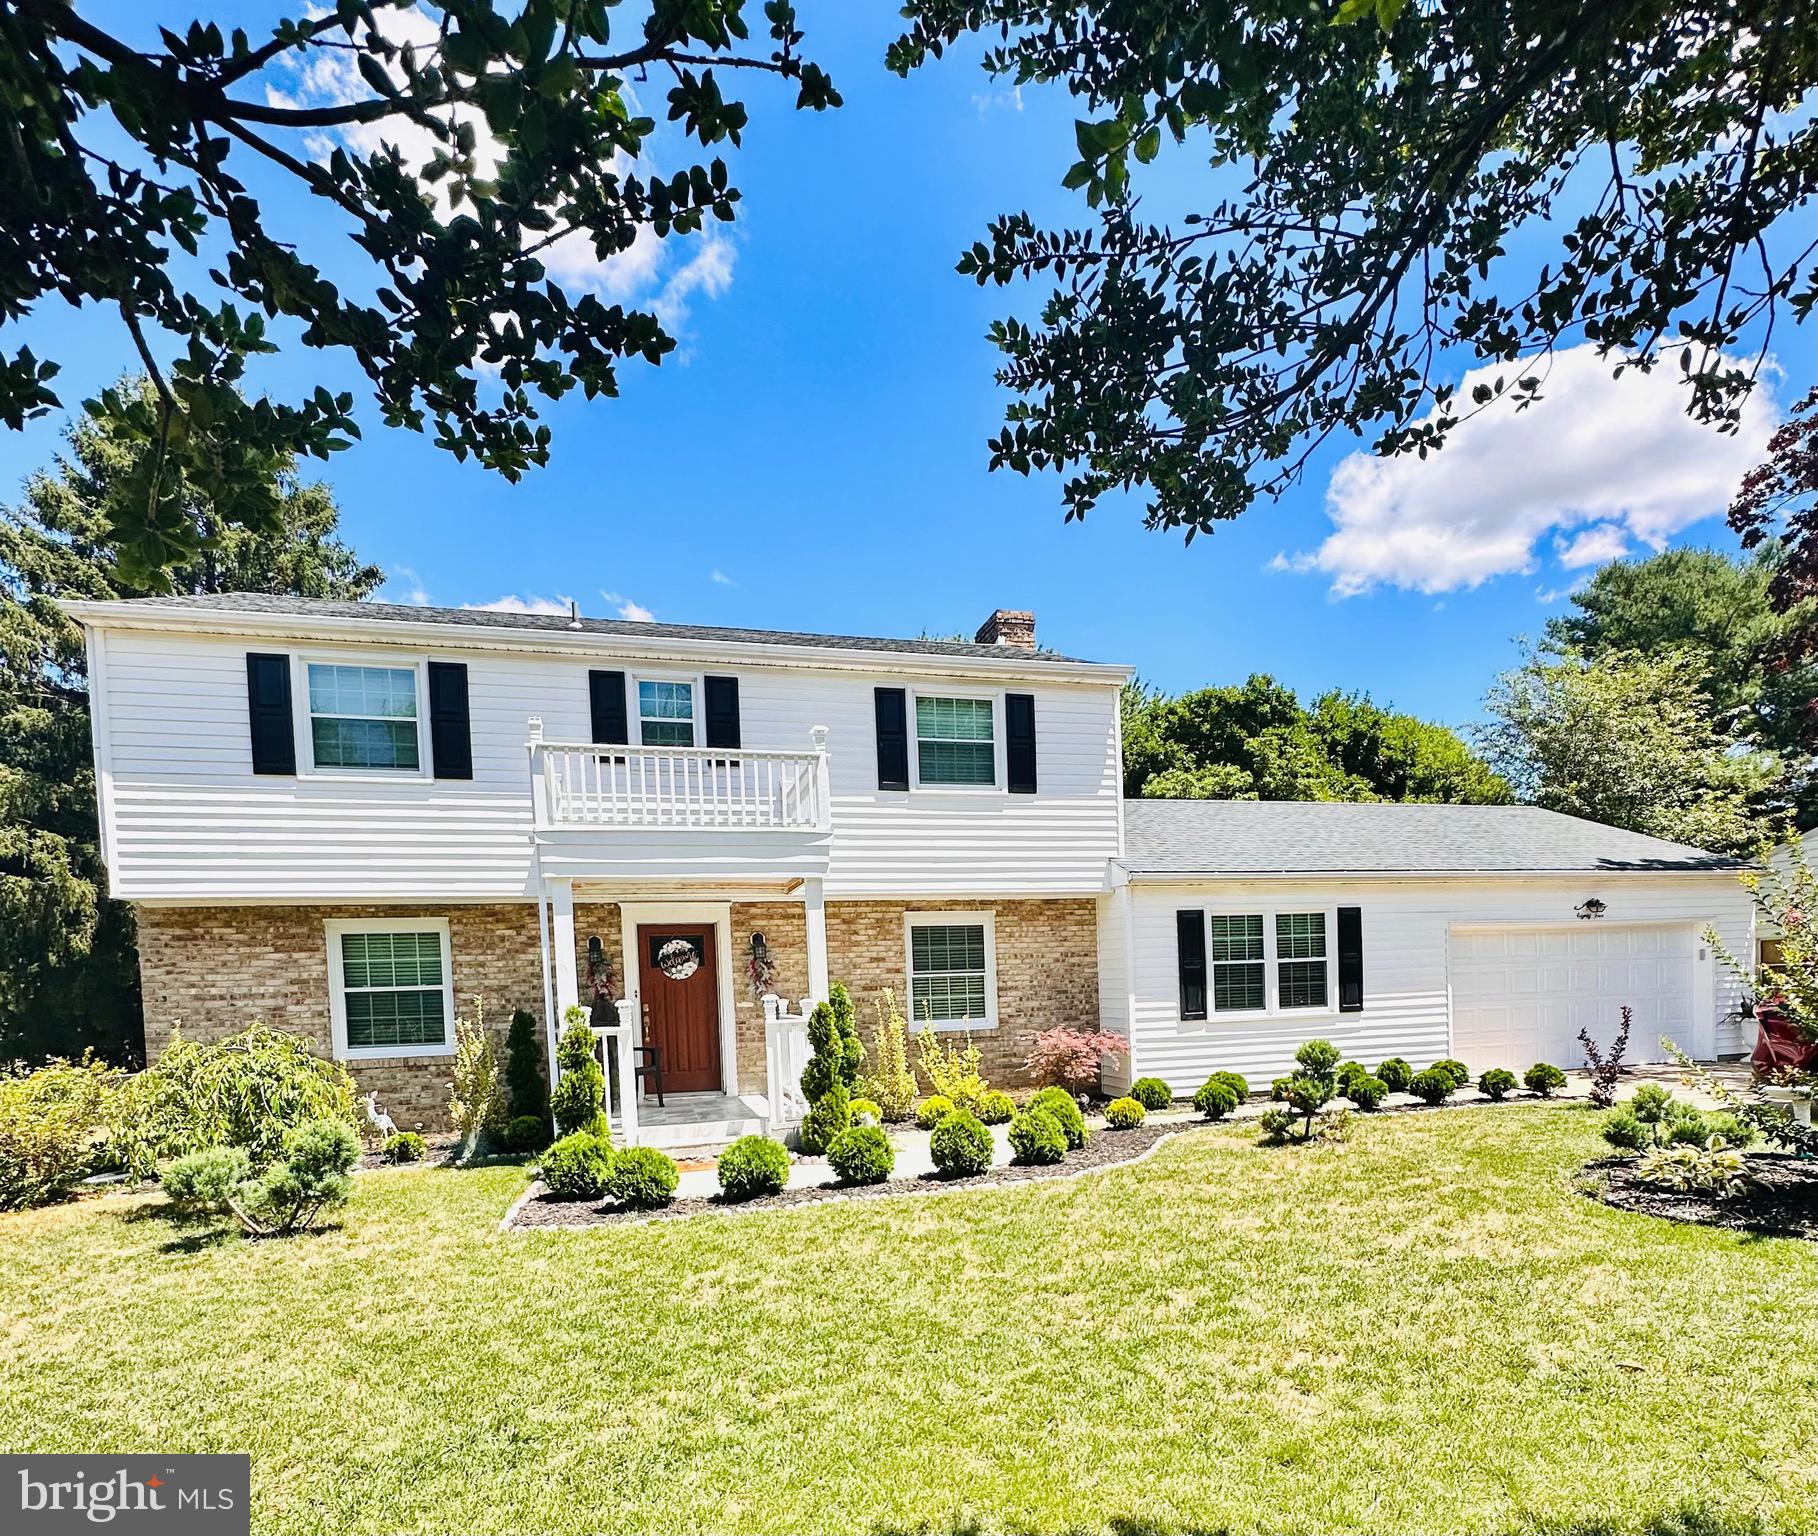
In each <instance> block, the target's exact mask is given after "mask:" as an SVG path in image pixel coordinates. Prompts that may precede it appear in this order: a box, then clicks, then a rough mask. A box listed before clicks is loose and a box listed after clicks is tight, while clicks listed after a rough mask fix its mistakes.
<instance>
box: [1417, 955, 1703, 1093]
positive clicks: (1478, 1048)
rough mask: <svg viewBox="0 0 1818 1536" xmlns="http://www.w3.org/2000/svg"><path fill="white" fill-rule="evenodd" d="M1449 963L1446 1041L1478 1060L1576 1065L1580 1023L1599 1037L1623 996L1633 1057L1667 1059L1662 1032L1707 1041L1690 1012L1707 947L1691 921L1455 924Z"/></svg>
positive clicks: (1689, 1047) (1516, 1066) (1693, 1044)
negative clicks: (1449, 1032) (1629, 1013)
mask: <svg viewBox="0 0 1818 1536" xmlns="http://www.w3.org/2000/svg"><path fill="white" fill-rule="evenodd" d="M1450 969H1451V979H1452V1045H1453V1051H1454V1054H1455V1055H1457V1056H1458V1057H1459V1058H1460V1059H1461V1060H1464V1061H1467V1062H1469V1063H1471V1065H1472V1066H1473V1068H1476V1069H1479V1070H1481V1069H1482V1068H1484V1067H1508V1068H1509V1069H1510V1070H1512V1071H1520V1070H1522V1069H1523V1068H1525V1067H1528V1066H1530V1065H1532V1064H1533V1063H1534V1062H1536V1061H1550V1062H1552V1063H1553V1064H1554V1065H1556V1066H1562V1067H1577V1066H1582V1065H1583V1064H1584V1048H1583V1046H1582V1045H1581V1044H1580V1042H1579V1038H1578V1036H1579V1031H1581V1030H1584V1031H1587V1032H1588V1033H1589V1034H1590V1036H1591V1038H1592V1039H1593V1040H1595V1041H1597V1042H1598V1044H1599V1045H1602V1046H1605V1047H1607V1046H1608V1045H1609V1043H1610V1041H1611V1039H1612V1037H1613V1036H1614V1035H1615V1033H1616V1031H1617V1028H1618V1026H1619V1023H1620V1019H1621V1009H1622V1008H1623V1007H1624V1006H1627V1007H1629V1008H1631V1009H1632V1010H1633V1011H1634V1022H1633V1025H1632V1027H1631V1029H1630V1033H1629V1045H1628V1053H1627V1054H1628V1058H1629V1059H1630V1060H1632V1061H1637V1062H1643V1061H1663V1060H1665V1059H1667V1053H1666V1051H1665V1050H1664V1049H1663V1048H1662V1046H1661V1044H1660V1041H1661V1037H1662V1036H1665V1037H1666V1038H1668V1039H1670V1040H1672V1041H1673V1043H1674V1044H1675V1045H1677V1046H1678V1047H1679V1048H1680V1049H1681V1050H1683V1051H1685V1052H1687V1053H1688V1054H1690V1055H1697V1054H1700V1053H1701V1052H1702V1053H1703V1054H1706V1055H1708V1054H1710V1053H1711V1052H1712V1051H1713V1049H1714V1045H1713V1043H1712V1042H1711V1041H1710V1040H1700V1039H1699V1038H1698V1034H1699V1031H1698V1029H1697V1028H1696V1026H1695V1022H1694V1021H1695V1020H1696V1019H1697V1018H1698V1017H1699V1016H1700V1011H1699V1008H1698V1000H1699V997H1700V994H1701V992H1708V990H1709V984H1710V980H1711V978H1710V969H1711V955H1710V951H1709V948H1708V946H1707V945H1706V944H1705V943H1704V940H1703V938H1702V937H1701V935H1700V933H1699V931H1698V929H1697V928H1696V927H1694V926H1693V925H1691V924H1689V923H1655V924H1620V925H1615V926H1609V927H1605V926H1603V925H1602V924H1601V923H1598V922H1594V921H1584V920H1579V921H1575V922H1574V923H1573V925H1572V926H1571V927H1565V926H1563V925H1560V926H1555V927H1519V926H1513V925H1510V926H1501V925H1498V926H1491V927H1455V928H1453V930H1452V943H1451V967H1450Z"/></svg>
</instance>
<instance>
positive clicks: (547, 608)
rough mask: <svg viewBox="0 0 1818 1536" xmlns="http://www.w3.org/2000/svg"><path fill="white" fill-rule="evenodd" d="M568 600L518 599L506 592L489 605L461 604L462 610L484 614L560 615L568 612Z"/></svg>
mask: <svg viewBox="0 0 1818 1536" xmlns="http://www.w3.org/2000/svg"><path fill="white" fill-rule="evenodd" d="M568 605H569V604H568V599H567V598H565V597H535V596H531V597H519V596H518V595H517V594H516V593H515V592H507V593H506V594H505V595H504V596H503V597H495V598H494V599H493V600H492V601H491V602H490V603H462V604H461V606H462V607H463V608H477V609H480V610H481V611H482V612H486V613H560V614H566V613H567V612H568Z"/></svg>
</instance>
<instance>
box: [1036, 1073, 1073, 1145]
mask: <svg viewBox="0 0 1818 1536" xmlns="http://www.w3.org/2000/svg"><path fill="white" fill-rule="evenodd" d="M1028 1108H1030V1109H1045V1110H1047V1111H1048V1113H1049V1114H1051V1115H1053V1116H1054V1119H1055V1123H1056V1124H1058V1125H1059V1126H1060V1128H1061V1131H1062V1133H1063V1134H1064V1135H1065V1136H1066V1138H1067V1145H1068V1146H1069V1147H1071V1148H1073V1149H1074V1150H1075V1151H1078V1150H1079V1149H1080V1148H1081V1147H1083V1146H1085V1144H1086V1117H1085V1116H1084V1115H1082V1114H1081V1113H1080V1112H1079V1105H1078V1103H1077V1102H1075V1100H1074V1098H1073V1095H1072V1094H1070V1093H1068V1092H1067V1090H1066V1089H1065V1088H1044V1089H1042V1091H1041V1092H1040V1093H1038V1094H1036V1095H1035V1096H1034V1097H1033V1098H1032V1099H1030V1100H1029V1103H1028Z"/></svg>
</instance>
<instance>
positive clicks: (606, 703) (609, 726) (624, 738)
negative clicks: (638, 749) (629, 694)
mask: <svg viewBox="0 0 1818 1536" xmlns="http://www.w3.org/2000/svg"><path fill="white" fill-rule="evenodd" d="M587 703H588V707H589V708H590V709H591V710H592V712H593V739H594V740H595V741H616V742H629V741H630V740H631V732H630V731H629V730H628V729H627V728H626V724H625V674H624V673H623V672H589V673H588V674H587Z"/></svg>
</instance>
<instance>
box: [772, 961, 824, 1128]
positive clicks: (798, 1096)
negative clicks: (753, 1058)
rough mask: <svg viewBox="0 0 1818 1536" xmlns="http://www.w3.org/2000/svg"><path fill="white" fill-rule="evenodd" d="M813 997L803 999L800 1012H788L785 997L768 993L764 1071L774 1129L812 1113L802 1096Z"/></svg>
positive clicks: (798, 1120)
mask: <svg viewBox="0 0 1818 1536" xmlns="http://www.w3.org/2000/svg"><path fill="white" fill-rule="evenodd" d="M813 1007H814V999H813V998H812V997H804V998H803V999H802V1011H801V1012H800V1013H788V1012H785V1011H784V1005H783V1000H782V998H780V997H778V996H777V995H776V994H775V993H774V992H766V993H765V994H764V1071H765V1075H766V1078H767V1081H766V1083H765V1088H766V1090H767V1092H768V1094H769V1103H770V1117H769V1118H770V1127H771V1129H772V1130H773V1131H774V1130H776V1129H777V1128H778V1127H782V1126H791V1125H800V1124H801V1123H802V1119H803V1117H804V1116H805V1115H806V1114H807V1113H808V1101H807V1099H806V1098H805V1097H804V1096H803V1094H802V1068H803V1067H805V1066H807V1065H808V1014H809V1011H810V1010H811V1009H812V1008H813Z"/></svg>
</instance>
